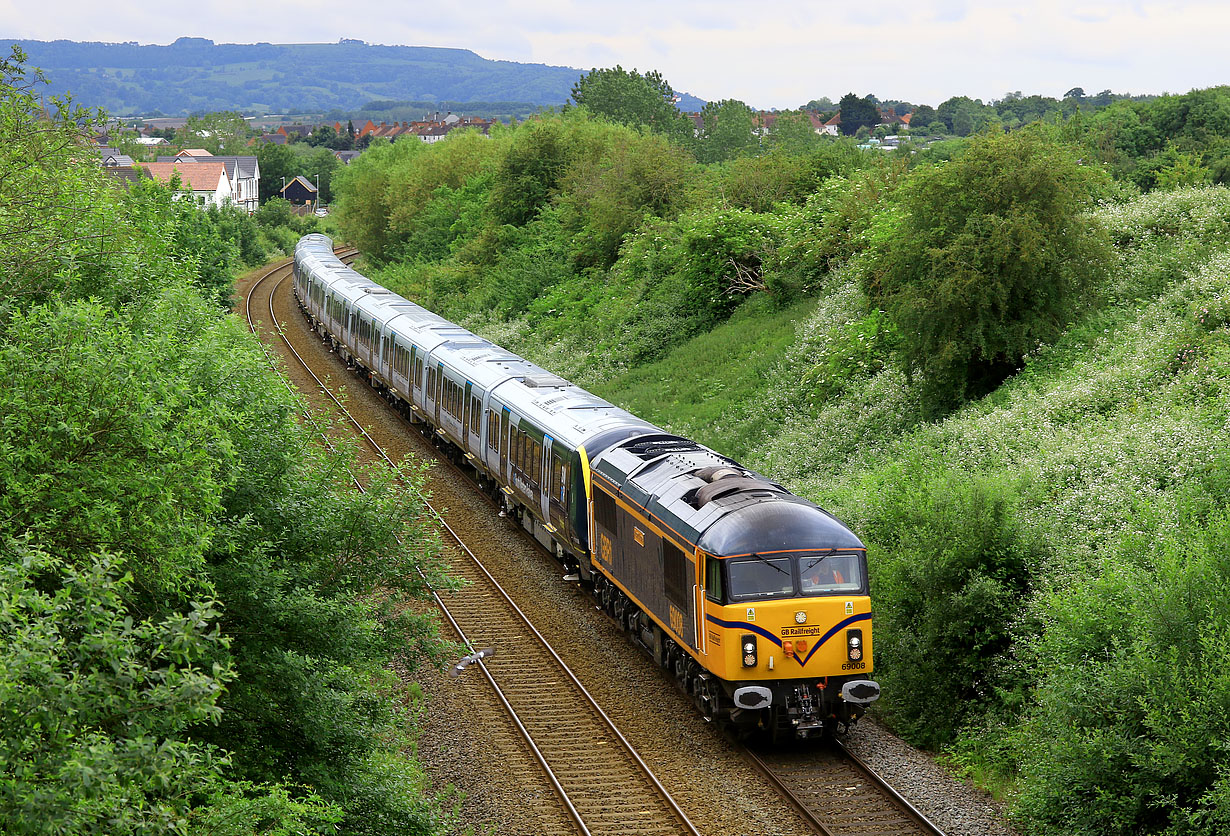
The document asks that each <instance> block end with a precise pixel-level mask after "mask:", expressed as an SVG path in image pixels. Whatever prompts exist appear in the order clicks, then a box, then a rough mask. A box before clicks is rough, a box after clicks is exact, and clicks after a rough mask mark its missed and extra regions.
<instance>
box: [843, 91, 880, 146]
mask: <svg viewBox="0 0 1230 836" xmlns="http://www.w3.org/2000/svg"><path fill="white" fill-rule="evenodd" d="M840 108H841V132H842V133H843V134H845V135H846V136H853V135H854V134H856V133H858V129H859V128H864V127H865V128H867V130H868V131H870V130H871V129H872V128H874V127H875V126H876V123H877V122H879V121H880V108H879V107H877V106H876V104H875V102H873V101H871V97H867V98H864V99H860V98H859V97H858V96H856V95H854V94H853V93H847V94H846V95H844V96H842V97H841V105H840Z"/></svg>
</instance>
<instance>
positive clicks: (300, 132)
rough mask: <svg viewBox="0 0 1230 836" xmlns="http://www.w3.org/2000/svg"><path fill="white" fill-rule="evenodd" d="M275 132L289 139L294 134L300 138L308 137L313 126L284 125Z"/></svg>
mask: <svg viewBox="0 0 1230 836" xmlns="http://www.w3.org/2000/svg"><path fill="white" fill-rule="evenodd" d="M275 133H280V134H281V135H282V136H284V137H286V138H287V139H289V138H290V137H292V136H297V137H299V138H300V139H307V138H308V136H310V135H311V133H312V127H311V126H310V125H283V126H282V127H280V128H278V129H277V131H275Z"/></svg>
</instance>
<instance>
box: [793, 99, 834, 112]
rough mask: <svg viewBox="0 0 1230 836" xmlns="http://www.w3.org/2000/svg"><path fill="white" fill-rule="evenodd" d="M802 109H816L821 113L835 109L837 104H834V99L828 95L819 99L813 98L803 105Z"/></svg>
mask: <svg viewBox="0 0 1230 836" xmlns="http://www.w3.org/2000/svg"><path fill="white" fill-rule="evenodd" d="M799 109H800V110H815V111H819V112H820V113H825V112H828V111H833V110H836V109H837V105H835V104H833V100H832V99H830V98H829V97H828V96H821V97H820V98H818V99H812V100H811V101H810V102H808V103H807V104H805V105H803V106H802V107H801V108H799Z"/></svg>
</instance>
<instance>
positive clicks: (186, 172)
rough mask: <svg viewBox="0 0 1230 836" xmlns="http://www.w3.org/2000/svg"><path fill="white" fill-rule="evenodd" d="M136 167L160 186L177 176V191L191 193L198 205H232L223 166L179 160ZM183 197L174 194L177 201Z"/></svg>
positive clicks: (229, 185) (228, 182)
mask: <svg viewBox="0 0 1230 836" xmlns="http://www.w3.org/2000/svg"><path fill="white" fill-rule="evenodd" d="M137 166H138V167H139V168H140V169H141V170H142V171H144V172H145V173H146V174H148V175H149V176H150V177H153V178H154V179H155V180H157V181H158V182H160V183H167V184H170V183H171V182H172V180H173V179H174V178H175V177H176V176H177V175H178V177H179V188H180V189H181V190H183V191H188V192H191V193H192V199H193V200H195V201H196V202H197V203H199V204H200V205H201V206H219V207H221V206H225V205H226V204H228V203H230V202H232V200H233V199H234V193H233V192H232V191H231V181H230V178H228V177H227V176H226V166H225V165H223V164H222V163H220V162H209V161H206V160H192V161H186V160H179V161H177V162H157V163H138V164H137ZM181 196H182V195H176V199H179V198H180V197H181Z"/></svg>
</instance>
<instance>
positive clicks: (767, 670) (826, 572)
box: [704, 548, 879, 736]
mask: <svg viewBox="0 0 1230 836" xmlns="http://www.w3.org/2000/svg"><path fill="white" fill-rule="evenodd" d="M705 576H706V577H705V581H706V583H705V598H706V600H705V639H704V640H705V642H706V644H707V648H706V649H707V650H708V653H707V654H706V655H707V659H708V663H709V669H710V671H711V672H712V673H713V674H715V675H716V676H717V677H718V678H720V679H721V680H723V681H724V682H725V683H727V685H726V689H725V690H727V691H728V695H729V697H730V699H731V700H732V702H733V704H734V708H733V710H732V712H731V720H732V721H733V722H735V723H737V724H742V725H756V726H759V727H762V728H766V729H770V730H773V731H775V732H780V731H783V730H785V729H792V730H793V731H794V732H795V733H796V734H797V735H799V736H807V735H808V734H810V733H813V732H814V731H817V730H821V729H823V728H825V727H826V726H827V727H833V726H836V725H838V724H843V725H844V724H848V723H850V722H853V721H855V720H857V719H858V718H859V717H860V716H862V714H863V712H864V711H865V710H866V706H867V705H868V704H869V703H870V702H872V701H873V700H875V699H876V698H877V697H878V696H879V687H878V686H877V685H876V684H875V683H874V682H872V681H871V680H869V679H868V677H869V675H870V674H871V672H872V668H873V665H872V631H871V599H870V597H869V595H868V590H867V572H866V555H865V552H864V551H862V550H861V549H860V550H847V551H841V552H838V551H836V550H834V549H831V548H830V549H823V550H805V551H792V552H779V553H751V554H747V555H736V556H730V557H726V558H717V557H714V556H706V572H705Z"/></svg>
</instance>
